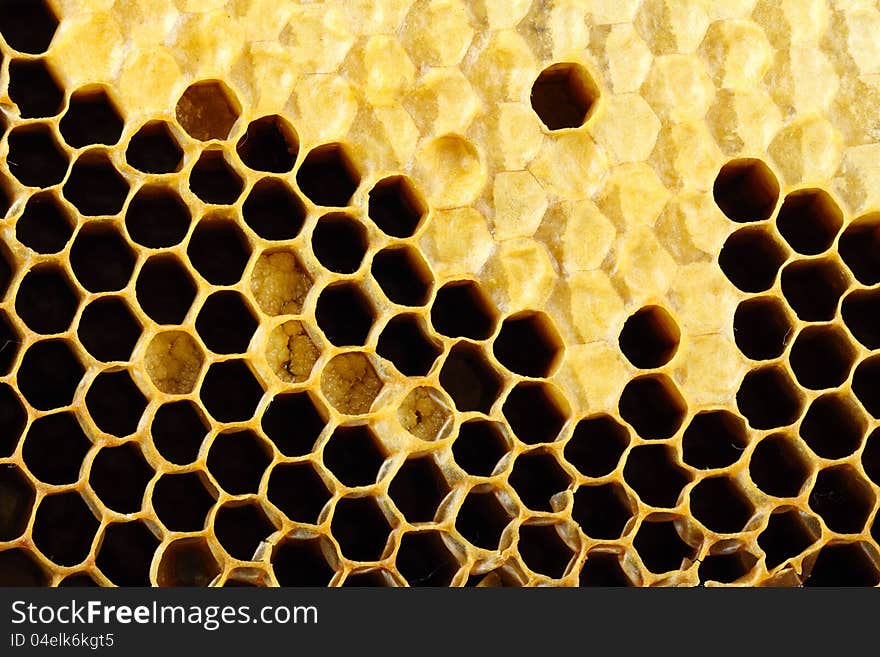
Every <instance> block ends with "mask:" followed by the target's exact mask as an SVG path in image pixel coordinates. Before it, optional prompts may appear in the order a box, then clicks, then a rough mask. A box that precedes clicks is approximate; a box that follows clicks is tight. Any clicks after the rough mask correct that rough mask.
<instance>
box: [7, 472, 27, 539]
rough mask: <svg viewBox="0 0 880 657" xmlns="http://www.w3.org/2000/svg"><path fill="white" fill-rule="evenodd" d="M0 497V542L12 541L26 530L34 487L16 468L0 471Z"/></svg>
mask: <svg viewBox="0 0 880 657" xmlns="http://www.w3.org/2000/svg"><path fill="white" fill-rule="evenodd" d="M0 497H2V499H3V505H2V506H0V541H13V540H15V539H16V538H18V537H19V536H21V535H22V534H23V533H24V532H25V530H26V529H27V525H28V521H29V520H30V517H31V509H32V508H33V506H34V487H33V485H32V484H31V482H30V481H28V478H27V476H26V475H25V474H24V473H23V472H22V471H21V470H20V469H19V468H18V466H15V465H10V466H7V467H4V468H3V469H0Z"/></svg>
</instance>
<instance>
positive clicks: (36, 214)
mask: <svg viewBox="0 0 880 657" xmlns="http://www.w3.org/2000/svg"><path fill="white" fill-rule="evenodd" d="M71 235H73V222H72V221H71V219H70V217H69V216H68V215H67V212H66V211H65V210H64V209H63V208H62V206H61V203H59V201H58V199H57V198H56V197H55V195H54V194H52V193H49V192H42V193H40V194H34V195H33V196H31V197H30V198H29V199H28V200H27V203H26V204H25V206H24V211H23V212H22V213H21V216H20V217H19V218H18V221H16V222H15V238H16V239H17V240H18V241H19V242H21V243H22V244H24V245H25V246H26V247H28V248H31V249H33V250H34V251H36V252H37V253H58V252H59V251H61V250H62V249H63V248H64V247H65V245H66V244H67V242H68V241H69V240H70V236H71Z"/></svg>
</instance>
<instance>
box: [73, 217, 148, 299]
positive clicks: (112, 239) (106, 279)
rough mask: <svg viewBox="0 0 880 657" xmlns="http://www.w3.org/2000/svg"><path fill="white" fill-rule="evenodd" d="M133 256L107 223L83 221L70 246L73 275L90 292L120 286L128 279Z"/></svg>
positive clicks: (118, 288) (117, 288) (114, 229)
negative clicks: (86, 222)
mask: <svg viewBox="0 0 880 657" xmlns="http://www.w3.org/2000/svg"><path fill="white" fill-rule="evenodd" d="M134 263H135V256H134V253H132V251H131V248H130V247H129V246H128V244H127V243H126V241H125V240H124V239H123V238H122V235H120V234H119V231H118V230H117V229H116V228H115V227H114V226H113V225H112V224H110V223H103V222H100V223H93V224H86V225H85V226H83V227H82V229H81V230H80V231H79V233H77V236H76V238H75V239H74V240H73V246H71V247H70V265H71V268H72V269H73V275H74V276H76V280H78V281H79V283H80V285H82V286H83V287H84V288H85V289H87V290H88V291H89V292H111V291H115V290H121V289H122V288H124V287H125V286H126V285H128V281H129V280H130V279H131V272H132V270H133V269H134Z"/></svg>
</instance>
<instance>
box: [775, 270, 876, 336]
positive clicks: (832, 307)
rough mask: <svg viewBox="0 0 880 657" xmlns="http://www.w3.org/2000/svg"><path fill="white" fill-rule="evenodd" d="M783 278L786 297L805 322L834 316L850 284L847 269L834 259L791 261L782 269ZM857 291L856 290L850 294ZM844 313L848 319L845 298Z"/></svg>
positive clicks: (822, 320)
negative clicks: (842, 267) (843, 268)
mask: <svg viewBox="0 0 880 657" xmlns="http://www.w3.org/2000/svg"><path fill="white" fill-rule="evenodd" d="M781 281H782V294H783V295H784V296H785V300H786V301H787V302H788V305H789V306H790V307H791V309H792V310H794V312H795V314H797V316H798V317H800V318H801V319H802V320H804V321H805V322H825V321H828V320H831V319H834V315H835V314H836V313H837V304H838V303H839V301H840V297H841V296H842V295H843V293H844V292H846V289H847V287H849V281H848V280H847V276H846V273H845V272H844V271H843V270H842V269H841V268H840V265H838V264H837V263H836V262H834V261H833V260H804V261H801V262H792V263H790V264H788V265H786V267H785V268H784V269H783V270H782V278H781ZM858 294H860V293H859V292H856V293H854V295H850V296H851V297H852V296H855V295H858ZM843 313H844V321H845V320H846V315H847V306H846V301H844V307H843Z"/></svg>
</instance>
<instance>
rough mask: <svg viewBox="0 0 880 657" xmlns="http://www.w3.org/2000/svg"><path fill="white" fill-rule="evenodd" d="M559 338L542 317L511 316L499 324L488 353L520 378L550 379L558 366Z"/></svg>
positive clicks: (531, 314)
mask: <svg viewBox="0 0 880 657" xmlns="http://www.w3.org/2000/svg"><path fill="white" fill-rule="evenodd" d="M562 349H563V342H562V338H560V337H559V333H557V332H556V327H554V326H553V322H552V321H551V320H550V318H549V317H547V315H545V314H544V313H540V312H538V313H521V314H518V315H512V316H510V317H508V318H507V319H505V320H504V322H503V323H502V324H501V330H500V331H499V332H498V335H497V336H496V337H495V341H494V342H493V344H492V350H493V352H494V353H495V358H497V359H498V362H499V363H501V364H502V365H504V367H506V368H507V369H508V370H510V371H511V372H515V373H516V374H522V375H523V376H532V377H546V376H550V375H551V374H552V373H553V371H554V370H555V369H556V366H557V365H558V363H559V355H560V353H561V352H562Z"/></svg>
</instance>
